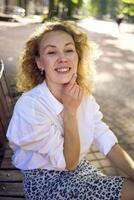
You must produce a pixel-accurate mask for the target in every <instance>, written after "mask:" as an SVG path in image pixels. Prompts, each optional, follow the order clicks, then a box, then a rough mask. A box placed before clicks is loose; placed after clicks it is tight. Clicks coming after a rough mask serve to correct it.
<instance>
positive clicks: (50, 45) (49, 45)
mask: <svg viewBox="0 0 134 200" xmlns="http://www.w3.org/2000/svg"><path fill="white" fill-rule="evenodd" d="M48 47H53V48H56V46H55V45H52V44H48V45H46V46H45V47H44V48H43V49H44V50H45V49H46V48H48Z"/></svg>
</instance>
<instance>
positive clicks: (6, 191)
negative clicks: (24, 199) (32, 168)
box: [0, 182, 24, 197]
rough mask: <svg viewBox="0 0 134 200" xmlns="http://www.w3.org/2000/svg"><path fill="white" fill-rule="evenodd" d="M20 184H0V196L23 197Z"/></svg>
mask: <svg viewBox="0 0 134 200" xmlns="http://www.w3.org/2000/svg"><path fill="white" fill-rule="evenodd" d="M22 188H23V185H22V183H19V182H18V183H13V182H12V183H3V182H1V183H0V196H16V197H17V196H23V195H24V193H23V189H22Z"/></svg>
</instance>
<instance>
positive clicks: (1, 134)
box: [0, 60, 12, 147]
mask: <svg viewBox="0 0 134 200" xmlns="http://www.w3.org/2000/svg"><path fill="white" fill-rule="evenodd" d="M11 112H12V99H11V96H10V92H9V87H8V84H7V79H6V74H5V69H4V64H3V61H2V60H0V147H2V146H3V145H4V144H5V142H6V137H5V134H6V130H7V126H8V123H9V119H10V116H11Z"/></svg>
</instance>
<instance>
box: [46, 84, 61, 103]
mask: <svg viewBox="0 0 134 200" xmlns="http://www.w3.org/2000/svg"><path fill="white" fill-rule="evenodd" d="M46 84H47V86H48V88H49V90H50V92H51V93H52V94H53V95H54V96H55V98H56V99H57V100H58V101H60V102H61V103H62V90H63V85H61V84H55V85H52V84H49V83H47V82H46Z"/></svg>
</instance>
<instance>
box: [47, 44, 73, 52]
mask: <svg viewBox="0 0 134 200" xmlns="http://www.w3.org/2000/svg"><path fill="white" fill-rule="evenodd" d="M68 45H73V46H74V43H73V42H68V43H66V44H65V46H68ZM48 47H52V48H56V47H57V46H56V45H52V44H47V45H46V46H45V47H44V48H43V50H45V49H46V48H48Z"/></svg>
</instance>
